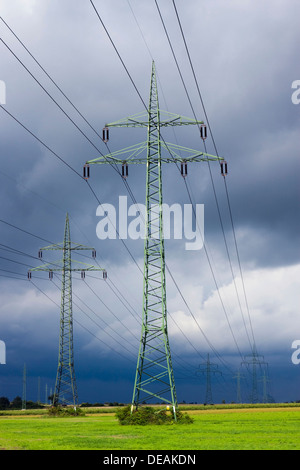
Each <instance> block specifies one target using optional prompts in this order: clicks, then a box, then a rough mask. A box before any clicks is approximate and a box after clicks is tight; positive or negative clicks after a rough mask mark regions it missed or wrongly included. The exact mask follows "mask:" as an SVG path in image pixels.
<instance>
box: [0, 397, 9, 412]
mask: <svg viewBox="0 0 300 470" xmlns="http://www.w3.org/2000/svg"><path fill="white" fill-rule="evenodd" d="M9 404H10V401H9V399H8V398H7V397H0V410H7V408H9Z"/></svg>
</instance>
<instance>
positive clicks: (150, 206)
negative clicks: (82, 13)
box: [84, 62, 223, 419]
mask: <svg viewBox="0 0 300 470" xmlns="http://www.w3.org/2000/svg"><path fill="white" fill-rule="evenodd" d="M186 125H200V126H203V121H196V120H193V119H189V118H185V117H183V116H180V115H177V114H172V113H169V112H165V111H161V110H160V108H159V101H158V90H157V81H156V71H155V64H154V62H153V63H152V72H151V85H150V97H149V108H148V110H147V111H146V112H145V113H140V114H136V115H133V116H130V117H127V118H125V119H121V120H119V121H116V122H112V123H110V124H106V125H105V128H104V131H103V132H104V134H103V139H104V141H105V142H107V140H108V129H109V128H111V127H143V128H147V141H146V142H142V143H140V144H137V145H133V146H130V147H127V148H125V149H122V150H118V151H116V152H113V153H110V154H108V155H105V156H103V157H100V158H97V159H94V160H89V161H87V162H86V164H85V166H84V176H85V175H89V165H91V164H105V163H106V164H107V163H109V164H119V165H122V176H123V177H124V178H126V177H127V176H128V164H146V215H145V217H146V220H145V230H146V233H145V245H144V286H143V319H142V332H141V340H140V347H139V353H138V361H137V369H136V376H135V383H134V390H133V398H132V407H131V409H132V411H133V410H134V408H135V409H137V408H138V407H139V406H140V405H141V404H144V403H147V402H151V401H155V402H160V403H161V402H163V403H165V404H167V405H170V406H171V407H172V409H173V413H174V417H175V419H176V408H177V397H176V389H175V380H174V373H173V367H172V360H171V351H170V345H169V338H168V328H167V303H166V278H165V248H164V236H163V213H162V198H163V196H162V163H170V162H175V163H176V162H179V163H181V165H185V164H186V163H187V162H200V161H208V160H213V161H216V160H223V159H222V158H218V157H216V156H213V155H209V154H205V153H203V152H199V151H197V150H191V149H188V148H186V147H181V146H179V145H174V144H170V143H166V142H165V141H164V139H163V138H162V136H161V128H163V127H167V126H186ZM143 153H146V157H145V156H142V154H143ZM184 176H186V175H184Z"/></svg>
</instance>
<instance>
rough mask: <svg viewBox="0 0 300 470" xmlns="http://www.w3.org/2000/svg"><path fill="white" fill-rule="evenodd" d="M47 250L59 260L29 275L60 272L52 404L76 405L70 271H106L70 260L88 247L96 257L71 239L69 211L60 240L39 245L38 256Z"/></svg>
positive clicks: (40, 256) (51, 277) (33, 269)
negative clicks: (59, 258)
mask: <svg viewBox="0 0 300 470" xmlns="http://www.w3.org/2000/svg"><path fill="white" fill-rule="evenodd" d="M50 250H55V251H62V253H63V257H62V259H61V260H59V261H56V262H55V263H45V264H44V265H43V266H39V267H37V268H32V269H30V270H29V271H28V278H29V279H31V273H32V272H33V271H49V279H53V273H54V272H62V288H61V310H60V339H59V354H58V367H57V376H56V384H55V391H54V395H53V404H54V405H58V404H62V405H73V406H76V405H77V404H78V395H77V386H76V379H75V370H74V346H73V310H72V272H74V271H80V272H81V278H82V279H84V278H85V272H86V271H103V275H104V276H103V277H104V278H106V271H105V270H104V269H101V268H96V267H95V266H92V265H88V264H85V263H81V262H78V261H74V260H72V259H71V253H72V252H73V251H81V250H91V251H92V255H93V257H95V256H96V252H95V249H94V248H90V247H87V246H84V245H80V244H76V243H72V242H71V237H70V225H69V216H68V214H67V215H66V222H65V232H64V241H63V243H59V244H54V245H50V246H46V247H44V248H41V249H40V251H39V258H42V254H43V251H50ZM74 263H76V267H72V265H73V264H74Z"/></svg>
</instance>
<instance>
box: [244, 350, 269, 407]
mask: <svg viewBox="0 0 300 470" xmlns="http://www.w3.org/2000/svg"><path fill="white" fill-rule="evenodd" d="M267 364H268V363H267V362H265V361H264V356H261V355H259V354H258V353H257V350H256V346H255V345H254V346H253V350H252V354H249V355H246V356H245V357H244V361H243V362H242V365H245V366H246V367H247V368H248V367H249V368H250V369H251V372H250V373H251V376H252V391H251V395H250V402H251V403H259V394H258V379H257V374H258V369H261V368H262V366H267Z"/></svg>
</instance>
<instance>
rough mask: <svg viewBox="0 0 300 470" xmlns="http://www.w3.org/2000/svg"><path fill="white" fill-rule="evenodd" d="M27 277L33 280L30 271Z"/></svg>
mask: <svg viewBox="0 0 300 470" xmlns="http://www.w3.org/2000/svg"><path fill="white" fill-rule="evenodd" d="M27 277H28V279H31V272H30V271H28V273H27Z"/></svg>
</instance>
